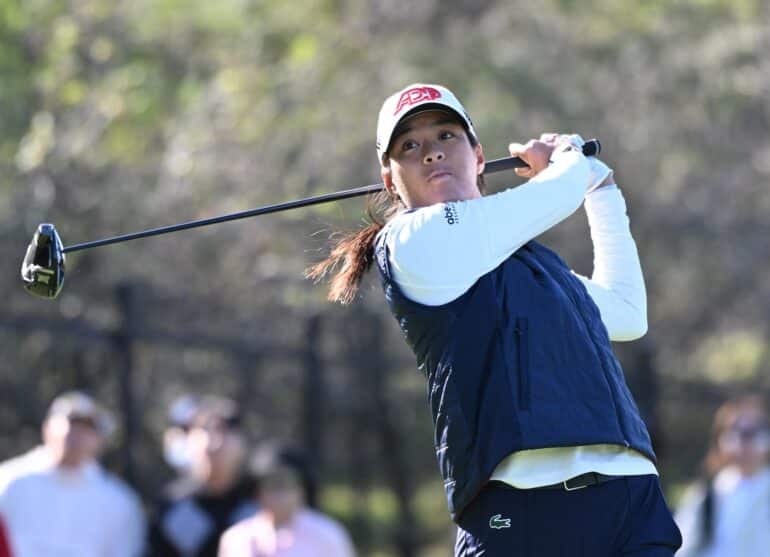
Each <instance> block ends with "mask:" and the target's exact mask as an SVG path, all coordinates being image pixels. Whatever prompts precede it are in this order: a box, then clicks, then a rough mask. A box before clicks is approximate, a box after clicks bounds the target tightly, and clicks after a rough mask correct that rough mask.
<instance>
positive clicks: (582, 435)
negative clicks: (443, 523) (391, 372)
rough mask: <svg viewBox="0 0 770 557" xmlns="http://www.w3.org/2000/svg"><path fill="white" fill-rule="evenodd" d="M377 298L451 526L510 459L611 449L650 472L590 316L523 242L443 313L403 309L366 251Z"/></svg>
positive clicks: (594, 315)
mask: <svg viewBox="0 0 770 557" xmlns="http://www.w3.org/2000/svg"><path fill="white" fill-rule="evenodd" d="M375 251H376V259H377V267H378V269H379V271H380V275H381V278H382V284H383V288H384V291H385V298H386V299H387V302H388V304H389V306H390V309H391V312H392V313H393V315H394V316H395V318H396V319H397V320H398V323H399V325H400V327H401V330H402V331H403V333H404V336H405V337H406V341H407V343H408V344H409V346H410V347H411V349H412V351H413V352H414V354H415V356H416V357H417V364H418V367H419V369H420V370H421V371H422V372H423V373H424V374H425V377H426V378H427V382H428V384H427V386H428V400H429V403H430V409H431V414H432V416H433V423H434V443H435V450H436V455H437V457H438V462H439V468H440V470H441V475H442V477H443V479H444V487H445V490H446V495H447V499H448V502H449V510H450V513H451V514H452V518H453V519H454V520H457V518H458V517H459V515H460V513H461V512H462V510H463V508H465V506H466V505H467V504H468V503H469V502H470V501H471V500H472V499H473V498H474V497H475V496H476V494H477V493H478V492H479V491H480V490H481V488H482V487H483V485H484V483H485V482H486V481H487V480H488V479H489V477H490V476H491V475H492V472H493V471H494V469H495V467H496V466H497V465H498V464H499V463H500V461H501V460H502V459H503V458H505V457H506V456H508V455H509V454H511V453H512V452H514V451H519V450H523V449H537V448H544V447H570V446H577V445H593V444H615V445H621V446H625V447H631V448H633V449H635V450H637V451H639V452H640V453H642V454H644V455H646V456H648V457H649V458H650V459H652V460H653V462H654V461H655V454H654V452H653V450H652V444H651V442H650V437H649V434H648V433H647V428H646V426H645V424H644V422H643V420H642V418H641V416H640V415H639V410H638V409H637V407H636V404H635V403H634V400H633V398H632V396H631V393H630V392H629V390H628V387H627V386H626V383H625V379H624V377H623V371H622V369H621V366H620V363H619V362H618V360H617V359H616V358H615V355H614V354H613V352H612V348H611V345H610V339H609V336H608V334H607V330H606V328H605V326H604V324H603V323H602V320H601V317H600V315H599V309H598V308H597V307H596V304H595V303H594V301H593V300H592V299H591V297H590V295H589V294H588V292H587V291H586V289H585V287H584V285H583V284H582V283H581V282H580V280H578V279H577V278H576V277H575V276H574V275H573V274H572V273H571V272H570V270H569V268H568V267H567V265H566V264H565V263H564V262H563V261H562V260H561V258H560V257H559V256H558V255H556V254H555V253H554V252H553V251H551V250H549V249H548V248H546V247H544V246H542V245H541V244H538V243H537V242H534V241H531V242H529V243H527V244H526V245H524V246H523V247H522V248H520V249H519V250H517V251H516V252H515V253H514V254H513V255H511V256H510V257H509V258H508V259H507V260H506V261H504V262H503V263H502V264H500V266H498V267H497V268H496V269H494V270H492V271H490V272H489V273H487V274H486V275H484V276H482V277H481V278H479V279H478V280H477V281H476V283H475V284H474V285H473V286H472V287H471V288H470V289H469V290H468V291H467V292H465V293H464V294H463V295H462V296H460V297H459V298H457V299H456V300H453V301H452V302H450V303H448V304H446V305H443V306H424V305H422V304H419V303H416V302H413V301H411V300H409V299H408V298H407V297H406V296H405V295H404V294H403V293H402V292H401V290H400V288H399V287H398V285H397V284H396V283H395V281H393V280H392V277H391V275H390V270H389V266H388V255H387V247H386V246H385V242H384V237H383V235H380V237H379V238H378V240H377V243H376V249H375Z"/></svg>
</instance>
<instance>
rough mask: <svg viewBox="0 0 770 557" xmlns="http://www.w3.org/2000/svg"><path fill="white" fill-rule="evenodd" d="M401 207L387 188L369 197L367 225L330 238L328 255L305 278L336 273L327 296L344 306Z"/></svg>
mask: <svg viewBox="0 0 770 557" xmlns="http://www.w3.org/2000/svg"><path fill="white" fill-rule="evenodd" d="M401 208H403V205H402V204H401V202H400V200H399V199H398V197H397V196H396V195H395V194H390V193H389V192H388V191H387V190H385V189H383V190H382V191H380V192H378V193H376V194H375V195H373V196H371V197H369V199H368V201H367V206H366V216H367V219H366V221H368V224H367V225H366V226H365V227H364V228H361V229H359V230H357V231H354V232H350V233H348V234H344V235H342V236H341V237H338V238H336V239H335V238H333V239H332V244H333V245H332V249H331V251H330V252H329V256H328V257H327V258H326V259H324V260H323V261H321V262H320V263H316V264H315V265H313V266H312V267H310V268H309V269H307V270H306V271H305V277H307V278H309V279H312V280H314V281H316V282H320V281H321V280H323V279H324V278H325V277H326V276H327V275H329V274H331V273H333V272H334V273H335V274H334V276H333V277H332V279H331V281H330V284H329V294H328V295H327V298H328V299H329V300H330V301H332V302H339V303H341V304H343V305H347V304H349V303H350V302H352V301H353V300H354V299H355V297H356V294H357V293H358V287H359V285H360V284H361V280H362V279H363V278H364V274H365V273H366V271H368V270H369V268H370V267H371V266H372V262H374V240H375V238H376V237H377V234H379V232H380V230H382V228H383V227H384V226H385V223H386V222H387V221H388V220H390V219H391V218H392V217H393V215H395V214H396V213H397V212H398V211H399V209H401Z"/></svg>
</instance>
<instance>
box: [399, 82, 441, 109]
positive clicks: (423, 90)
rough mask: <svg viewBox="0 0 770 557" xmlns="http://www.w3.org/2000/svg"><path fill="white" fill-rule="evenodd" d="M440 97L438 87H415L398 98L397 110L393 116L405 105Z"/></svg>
mask: <svg viewBox="0 0 770 557" xmlns="http://www.w3.org/2000/svg"><path fill="white" fill-rule="evenodd" d="M440 98H441V91H439V90H438V89H434V88H433V87H414V88H412V89H409V90H408V91H404V92H403V93H402V95H401V98H400V99H398V104H397V105H396V111H395V112H394V113H393V116H395V115H396V114H398V113H399V112H401V110H403V109H404V107H407V106H412V105H414V104H417V103H420V102H423V101H432V100H434V99H440Z"/></svg>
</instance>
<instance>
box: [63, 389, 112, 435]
mask: <svg viewBox="0 0 770 557" xmlns="http://www.w3.org/2000/svg"><path fill="white" fill-rule="evenodd" d="M54 416H63V417H65V418H67V419H68V420H73V419H81V420H89V421H91V422H92V423H93V426H94V428H95V429H96V430H97V431H98V432H99V433H101V434H102V435H103V436H104V437H109V436H110V435H111V434H112V433H113V432H114V431H115V421H114V420H113V418H112V415H111V414H110V412H109V411H108V410H107V409H106V408H104V407H103V406H101V405H100V404H98V403H97V402H96V401H95V400H94V399H93V398H91V397H90V396H89V395H87V394H86V393H84V392H82V391H68V392H65V393H62V394H60V395H59V396H57V397H56V398H55V399H54V400H53V402H52V403H51V406H50V407H49V408H48V418H51V417H54Z"/></svg>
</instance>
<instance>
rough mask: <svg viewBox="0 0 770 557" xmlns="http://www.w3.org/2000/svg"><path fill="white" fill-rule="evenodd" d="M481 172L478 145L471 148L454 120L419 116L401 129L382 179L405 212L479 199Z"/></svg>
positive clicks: (427, 114)
mask: <svg viewBox="0 0 770 557" xmlns="http://www.w3.org/2000/svg"><path fill="white" fill-rule="evenodd" d="M483 170H484V154H483V152H482V149H481V145H476V146H475V147H472V146H471V144H470V141H469V140H468V136H467V134H466V132H465V128H464V127H463V125H462V124H461V123H460V121H459V120H458V119H457V117H456V116H454V115H452V114H450V113H448V112H445V111H442V110H429V111H425V112H420V113H418V114H416V115H415V116H412V117H411V118H407V119H405V120H404V121H403V122H402V123H400V124H399V127H398V129H397V130H396V134H395V135H394V136H393V141H392V143H391V147H390V150H389V151H388V161H387V162H386V164H385V165H383V167H382V178H383V181H384V182H385V186H386V187H387V188H388V190H390V191H395V192H396V193H398V195H399V197H400V198H401V200H402V201H403V202H404V204H405V205H406V206H407V207H409V208H416V207H426V206H428V205H433V204H434V203H443V202H447V201H464V200H467V199H474V198H477V197H481V193H480V192H479V188H478V185H477V183H478V176H479V174H481V173H482V172H483Z"/></svg>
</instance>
